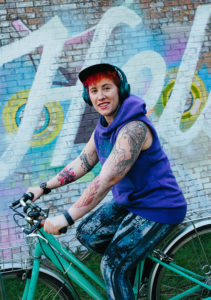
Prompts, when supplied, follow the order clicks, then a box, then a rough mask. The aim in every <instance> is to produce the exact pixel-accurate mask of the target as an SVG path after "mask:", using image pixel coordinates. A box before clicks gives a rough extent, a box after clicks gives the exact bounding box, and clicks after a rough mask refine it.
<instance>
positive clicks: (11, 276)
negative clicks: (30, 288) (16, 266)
mask: <svg viewBox="0 0 211 300" xmlns="http://www.w3.org/2000/svg"><path fill="white" fill-rule="evenodd" d="M22 274H23V271H22V270H14V271H11V272H5V273H3V274H1V276H2V278H3V281H4V285H5V292H6V299H7V300H21V299H22V296H23V291H24V287H25V280H22ZM75 299H76V298H75V296H74V295H73V293H72V291H71V290H70V289H69V288H68V287H67V286H66V285H64V284H63V282H62V281H60V280H59V279H57V278H55V277H53V276H51V275H49V274H46V273H43V272H40V273H39V278H38V283H37V287H36V292H35V297H34V300H75Z"/></svg>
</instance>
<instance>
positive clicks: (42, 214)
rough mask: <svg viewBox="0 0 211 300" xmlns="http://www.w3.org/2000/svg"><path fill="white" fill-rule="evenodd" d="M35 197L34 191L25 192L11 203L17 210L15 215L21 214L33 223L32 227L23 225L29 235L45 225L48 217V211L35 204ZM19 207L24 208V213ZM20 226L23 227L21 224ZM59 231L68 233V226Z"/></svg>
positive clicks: (13, 208) (24, 230)
mask: <svg viewBox="0 0 211 300" xmlns="http://www.w3.org/2000/svg"><path fill="white" fill-rule="evenodd" d="M33 199H34V194H33V193H25V194H23V196H22V197H21V198H20V199H18V200H16V201H14V202H12V204H11V205H10V208H11V209H12V210H13V211H14V212H15V215H19V216H21V217H22V218H24V219H25V220H26V222H27V223H29V224H30V225H31V228H30V229H28V228H25V227H23V226H22V230H23V232H24V233H25V234H27V235H28V234H30V233H32V232H34V231H36V230H38V229H39V228H41V227H43V225H44V222H45V219H46V218H47V217H48V213H47V212H46V210H43V209H42V208H41V207H39V206H38V205H37V204H35V203H34V202H33V201H32V200H33ZM19 208H21V209H22V213H20V212H19V211H18V209H19ZM15 215H14V216H15ZM14 220H15V218H14ZM15 222H16V224H18V222H17V221H16V220H15ZM18 226H19V227H21V226H20V225H19V224H18ZM59 232H60V233H66V232H67V227H63V228H61V229H60V230H59Z"/></svg>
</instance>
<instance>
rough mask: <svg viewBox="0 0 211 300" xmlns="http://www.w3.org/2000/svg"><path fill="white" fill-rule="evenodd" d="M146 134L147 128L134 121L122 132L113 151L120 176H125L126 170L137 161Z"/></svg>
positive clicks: (141, 123)
mask: <svg viewBox="0 0 211 300" xmlns="http://www.w3.org/2000/svg"><path fill="white" fill-rule="evenodd" d="M146 134H147V126H146V125H145V124H144V123H143V122H141V121H132V122H130V123H128V124H126V125H125V126H124V127H123V128H122V129H121V130H120V132H119V135H118V138H117V141H116V143H115V145H114V147H113V150H112V155H113V159H114V161H115V162H116V163H115V169H116V171H117V173H118V174H119V175H121V174H124V171H125V169H126V168H128V167H131V166H132V165H133V163H134V162H135V160H136V159H137V157H138V155H139V153H140V151H141V147H142V145H143V143H144V141H145V138H146ZM123 144H124V147H123V146H122V145H123ZM126 148H127V149H126ZM128 154H129V155H128Z"/></svg>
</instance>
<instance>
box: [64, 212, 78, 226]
mask: <svg viewBox="0 0 211 300" xmlns="http://www.w3.org/2000/svg"><path fill="white" fill-rule="evenodd" d="M63 215H64V216H65V219H66V220H67V222H68V224H69V225H70V226H71V225H73V224H74V223H75V222H74V221H73V219H72V217H71V215H70V214H69V212H68V211H67V210H65V211H64V212H63Z"/></svg>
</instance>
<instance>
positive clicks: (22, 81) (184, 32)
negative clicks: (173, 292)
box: [0, 0, 211, 246]
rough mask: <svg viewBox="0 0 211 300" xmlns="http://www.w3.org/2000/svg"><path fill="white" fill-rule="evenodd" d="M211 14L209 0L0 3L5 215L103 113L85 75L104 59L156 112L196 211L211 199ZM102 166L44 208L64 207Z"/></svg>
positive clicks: (0, 195) (0, 160)
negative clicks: (91, 99)
mask: <svg viewBox="0 0 211 300" xmlns="http://www.w3.org/2000/svg"><path fill="white" fill-rule="evenodd" d="M210 16H211V2H210V0H203V1H202V0H201V1H196V0H172V1H170V0H169V1H158V0H157V1H155V0H154V1H152V0H134V1H133V0H126V1H91V0H89V1H86V0H84V1H80V0H77V1H72V0H71V1H70V0H66V1H65V0H41V1H23V0H22V1H21V0H19V1H9V0H5V1H4V0H0V24H1V26H0V46H1V47H0V113H1V119H0V137H1V143H0V154H1V156H0V201H1V202H0V215H1V216H3V215H5V214H7V213H8V212H9V203H10V202H11V201H12V200H14V199H16V198H17V197H19V196H20V195H21V194H22V193H23V192H25V190H26V189H27V187H29V186H31V185H37V184H39V183H40V182H42V181H45V180H48V178H51V177H52V176H54V175H55V174H56V173H57V172H59V170H61V168H63V167H64V166H65V165H66V163H67V162H69V161H70V160H71V159H73V158H75V157H76V156H77V155H78V154H79V153H80V151H81V149H82V148H83V146H84V144H85V143H86V142H87V140H88V139H89V137H90V134H91V132H92V130H93V129H94V127H95V124H96V122H97V118H98V116H97V114H96V113H95V112H94V111H93V110H92V109H91V108H90V107H87V106H86V105H85V103H84V102H83V100H82V98H81V91H82V87H81V84H80V82H79V81H78V77H77V76H78V73H79V71H80V70H81V68H82V67H83V66H85V65H88V64H92V63H98V62H101V61H102V62H109V63H111V64H115V65H117V66H119V67H121V68H122V69H123V70H124V71H125V73H126V75H127V77H128V81H129V82H130V84H131V89H132V92H133V93H135V94H137V95H139V96H141V97H142V98H143V99H144V100H145V101H146V103H147V108H148V110H151V109H152V110H153V112H152V113H151V114H150V118H151V120H152V122H153V124H154V125H155V127H156V128H157V130H158V132H159V135H160V138H161V141H162V144H163V146H164V148H165V150H166V152H167V153H168V155H169V158H170V160H171V164H172V168H173V170H174V173H175V175H176V177H177V180H178V182H179V184H180V186H181V188H182V190H183V191H184V193H185V196H186V198H187V200H188V203H189V209H198V208H202V207H206V206H208V205H210V204H211V203H210V192H211V159H210V158H211V157H210V149H211V117H210V116H211V114H210V112H211V98H210V97H211V96H210V87H211V80H210V79H211V74H210V73H211V51H210V49H211V37H210ZM99 171H100V166H99V165H97V166H96V168H94V170H92V171H91V172H90V173H89V174H88V175H86V176H85V177H83V178H82V179H81V180H79V182H77V183H74V184H72V185H69V186H65V187H62V188H60V189H58V190H54V191H53V192H52V193H51V194H50V195H46V196H45V197H44V198H43V203H44V205H45V206H48V207H49V208H50V209H51V212H52V213H53V214H54V213H55V214H56V213H58V212H62V211H63V210H64V209H65V208H67V207H68V205H69V203H72V202H74V201H75V200H77V199H78V197H79V195H80V194H81V192H82V191H83V190H84V188H85V187H86V186H87V184H88V183H89V182H90V181H91V180H92V179H93V178H94V177H95V176H96V175H97V174H98V173H99ZM109 197H110V195H109ZM40 202H41V201H40ZM1 216H0V217H1ZM71 232H72V239H74V237H73V233H74V231H71ZM71 232H70V233H71ZM62 239H63V240H65V239H66V238H65V237H62ZM68 241H69V237H68ZM2 244H3V245H4V246H7V245H9V237H8V239H6V240H5V239H4V242H2ZM72 245H74V246H75V245H77V244H76V243H75V242H74V244H72V242H71V244H70V246H72Z"/></svg>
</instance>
